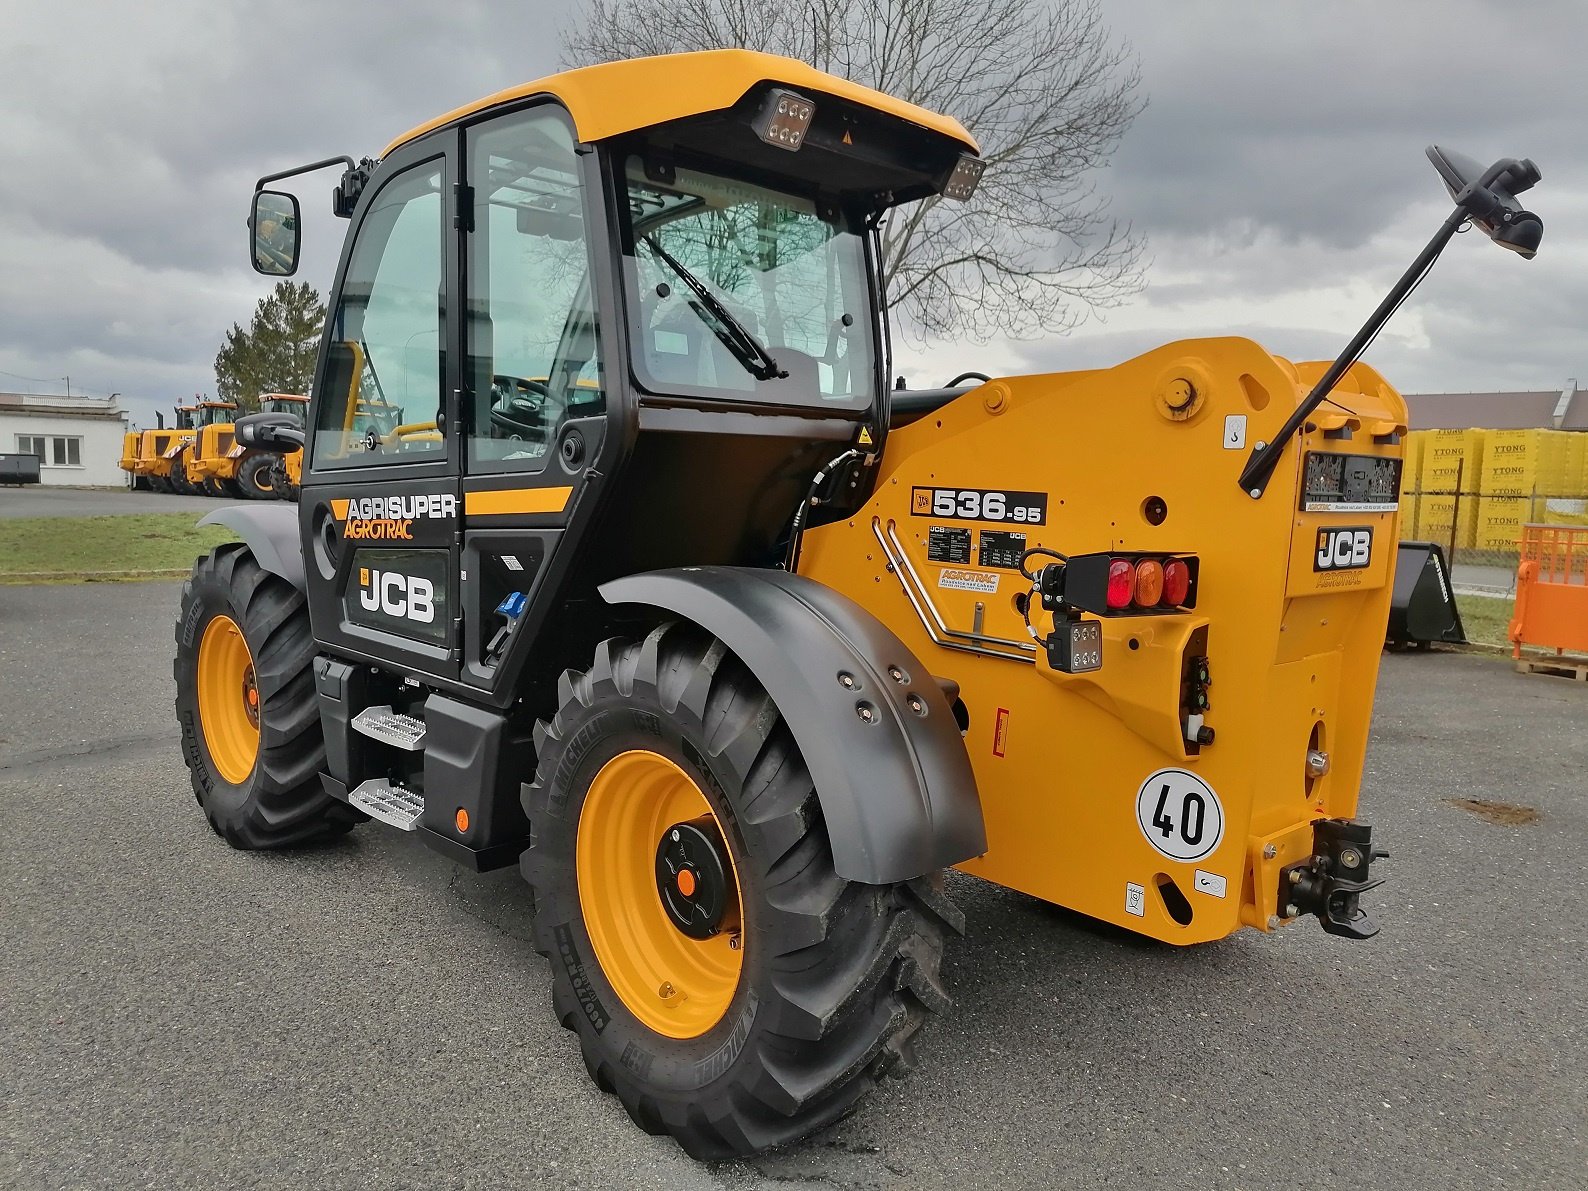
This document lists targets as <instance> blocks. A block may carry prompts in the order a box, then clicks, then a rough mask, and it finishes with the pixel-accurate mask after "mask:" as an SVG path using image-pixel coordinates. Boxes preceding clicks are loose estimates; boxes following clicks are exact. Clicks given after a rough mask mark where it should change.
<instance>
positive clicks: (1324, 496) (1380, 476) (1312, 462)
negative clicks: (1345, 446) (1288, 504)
mask: <svg viewBox="0 0 1588 1191" xmlns="http://www.w3.org/2000/svg"><path fill="white" fill-rule="evenodd" d="M1400 489H1401V460H1399V459H1387V458H1385V457H1384V456H1382V455H1340V454H1335V453H1334V452H1332V451H1308V452H1307V459H1306V463H1305V465H1304V466H1303V468H1302V473H1301V508H1302V511H1303V512H1306V513H1393V512H1394V511H1395V508H1396V505H1397V503H1398V501H1399V499H1400Z"/></svg>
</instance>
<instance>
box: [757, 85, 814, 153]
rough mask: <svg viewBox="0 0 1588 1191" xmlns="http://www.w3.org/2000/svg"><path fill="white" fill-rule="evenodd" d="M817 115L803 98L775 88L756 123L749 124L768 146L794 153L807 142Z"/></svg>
mask: <svg viewBox="0 0 1588 1191" xmlns="http://www.w3.org/2000/svg"><path fill="white" fill-rule="evenodd" d="M815 114H816V105H815V104H814V103H812V102H811V101H810V100H808V99H806V98H805V97H804V96H803V95H800V94H798V93H796V92H794V91H789V90H786V89H784V88H782V87H773V88H772V89H771V90H770V91H768V92H767V93H766V100H765V101H764V102H763V103H762V104H761V110H760V111H759V112H757V113H756V114H755V119H753V120H751V121H750V127H751V128H753V129H755V135H756V136H758V137H760V138H761V139H762V140H763V141H765V142H766V143H767V144H769V145H776V146H777V147H778V148H779V149H787V150H788V151H789V152H790V153H794V152H797V151H798V150H799V147H800V145H802V144H803V143H804V142H805V134H806V133H807V132H808V131H809V130H810V126H811V117H812V116H814V115H815Z"/></svg>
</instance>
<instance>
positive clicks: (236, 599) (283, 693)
mask: <svg viewBox="0 0 1588 1191" xmlns="http://www.w3.org/2000/svg"><path fill="white" fill-rule="evenodd" d="M217 617H227V618H229V619H230V620H231V621H232V622H233V623H235V624H236V625H237V626H238V628H239V629H240V630H241V632H242V636H243V639H244V641H245V642H246V643H247V646H248V652H249V654H250V656H251V660H252V663H253V666H252V669H253V678H254V686H255V689H256V690H257V692H258V717H259V744H258V750H257V753H256V755H255V757H254V760H253V767H252V769H251V770H250V771H249V773H248V774H247V777H246V778H245V779H244V780H243V781H241V782H233V781H229V780H228V779H227V778H226V777H225V776H223V774H222V773H221V770H220V769H219V768H218V767H217V765H216V762H215V759H214V758H213V757H212V755H211V753H210V746H209V742H208V741H207V740H206V738H205V730H204V725H203V723H202V720H201V708H200V699H199V689H198V688H199V684H198V677H197V670H198V660H199V646H200V642H201V641H202V640H203V639H204V634H205V630H206V629H207V628H208V627H209V625H210V623H211V621H213V620H215V619H216V618H217ZM314 654H315V645H314V636H313V634H312V633H311V632H310V630H309V609H308V605H307V604H305V603H304V599H303V593H302V592H300V591H298V590H297V589H296V588H295V587H293V586H292V585H291V584H290V583H288V582H287V581H286V580H285V579H282V578H280V577H279V576H277V575H272V574H270V573H269V572H268V571H266V570H264V569H263V568H261V567H260V565H259V564H258V562H256V561H255V559H254V556H253V552H252V551H250V550H249V549H248V547H247V546H245V545H242V544H241V543H236V542H230V543H227V544H225V545H222V546H217V547H216V548H215V549H214V550H212V551H211V552H210V553H209V554H207V555H205V556H203V557H202V558H200V559H199V560H198V561H197V562H195V563H194V564H193V574H192V576H191V577H190V578H189V579H188V581H187V582H186V583H184V584H183V586H182V602H181V613H180V615H179V616H178V617H177V622H176V658H175V661H174V662H173V663H172V667H171V671H172V676H173V677H174V678H175V679H176V716H177V723H178V726H179V727H180V729H181V737H182V759H183V761H185V762H186V763H187V767H188V773H189V776H190V778H191V780H192V784H193V795H194V797H195V798H197V799H198V804H199V806H200V807H202V808H203V810H204V814H205V816H206V817H207V818H208V819H209V823H210V826H211V827H212V828H213V829H214V830H215V833H216V834H217V835H219V836H220V837H221V838H222V839H224V840H225V841H226V842H227V843H229V844H231V845H232V847H234V848H243V849H259V848H286V847H292V846H294V845H298V844H305V843H311V842H314V841H317V840H322V839H327V838H330V837H334V836H338V835H342V834H343V833H345V832H347V831H348V830H349V829H351V828H352V827H353V826H354V825H355V824H357V823H359V822H362V821H363V820H364V819H365V818H367V816H365V815H364V814H363V813H362V812H360V811H358V810H355V809H354V808H352V807H350V806H348V805H347V804H346V803H343V802H339V801H338V800H336V799H335V798H332V797H331V796H330V795H329V794H327V793H326V792H325V789H324V787H323V786H322V785H321V784H320V773H321V771H322V770H324V768H325V737H324V735H323V733H322V730H321V727H320V708H319V704H318V701H317V699H318V697H317V696H316V694H315V689H314V675H313V673H312V671H311V665H312V663H313V661H314Z"/></svg>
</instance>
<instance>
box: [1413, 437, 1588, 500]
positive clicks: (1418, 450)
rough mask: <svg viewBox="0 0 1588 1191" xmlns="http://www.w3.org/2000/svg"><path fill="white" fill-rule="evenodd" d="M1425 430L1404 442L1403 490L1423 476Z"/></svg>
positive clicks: (1414, 486) (1414, 487)
mask: <svg viewBox="0 0 1588 1191" xmlns="http://www.w3.org/2000/svg"><path fill="white" fill-rule="evenodd" d="M1585 437H1588V436H1585ZM1423 439H1424V432H1423V431H1420V430H1413V431H1412V432H1411V433H1409V434H1408V435H1407V436H1406V438H1405V440H1404V441H1403V442H1402V444H1401V445H1402V449H1403V450H1404V451H1405V452H1406V453H1405V454H1404V455H1403V456H1402V457H1401V491H1402V492H1412V491H1415V490H1416V488H1417V481H1418V480H1419V479H1420V478H1421V476H1422V463H1423Z"/></svg>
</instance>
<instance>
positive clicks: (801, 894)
mask: <svg viewBox="0 0 1588 1191" xmlns="http://www.w3.org/2000/svg"><path fill="white" fill-rule="evenodd" d="M560 694H561V698H560V703H561V707H560V709H559V711H558V713H557V716H556V718H555V719H554V720H553V721H552V722H551V723H550V724H542V725H541V726H540V728H539V730H538V731H537V734H536V735H537V746H538V747H537V752H538V754H539V765H538V770H537V773H536V778H535V781H534V782H533V784H531V785H530V786H528V787H527V788H526V790H525V797H524V804H525V809H526V810H527V811H528V813H529V817H530V821H531V823H532V824H533V825H534V839H533V842H532V844H531V845H530V847H529V849H528V850H527V851H526V852H525V853H524V857H523V869H524V874H525V876H526V878H527V879H528V880H529V882H530V884H531V885H532V886H533V888H534V895H535V940H536V946H537V948H538V949H539V950H540V951H541V953H542V954H544V955H547V956H548V957H549V958H550V960H551V967H552V978H553V982H554V983H553V1003H554V1005H555V1008H556V1012H557V1015H558V1018H559V1019H560V1020H561V1022H562V1024H563V1025H564V1026H566V1027H567V1028H569V1029H571V1030H573V1031H575V1032H576V1033H577V1034H578V1035H579V1041H580V1046H581V1049H582V1050H583V1053H584V1059H585V1064H586V1066H587V1067H588V1068H589V1070H590V1073H591V1076H592V1077H593V1078H594V1079H595V1081H596V1083H597V1084H598V1085H599V1086H600V1087H602V1088H603V1089H604V1090H606V1091H610V1092H614V1093H616V1095H617V1096H618V1097H619V1099H620V1100H621V1101H622V1102H623V1105H624V1107H625V1108H627V1109H628V1112H629V1115H630V1116H632V1117H633V1118H634V1120H635V1121H636V1122H638V1123H639V1124H640V1125H641V1126H642V1127H644V1128H645V1129H647V1130H649V1131H650V1132H653V1133H669V1134H671V1135H672V1136H673V1137H675V1138H676V1139H677V1140H678V1141H679V1143H680V1144H681V1145H682V1146H683V1147H684V1149H686V1150H687V1151H688V1152H689V1153H691V1154H692V1155H695V1156H696V1157H701V1158H721V1157H726V1156H730V1155H734V1154H744V1153H749V1152H752V1151H755V1150H760V1149H765V1148H766V1147H768V1146H773V1145H777V1144H780V1143H782V1142H786V1141H790V1140H792V1139H794V1138H796V1137H799V1136H801V1135H803V1134H805V1133H808V1132H809V1131H811V1130H812V1129H816V1128H819V1127H821V1126H823V1125H826V1124H829V1123H831V1122H832V1121H835V1120H837V1119H838V1118H839V1117H841V1116H843V1115H844V1114H845V1113H846V1112H848V1111H849V1110H850V1108H851V1107H853V1105H854V1104H855V1103H856V1101H857V1100H858V1099H859V1098H860V1097H861V1096H862V1095H863V1094H864V1093H865V1092H866V1091H867V1090H869V1089H870V1088H871V1087H872V1086H873V1085H874V1084H875V1083H876V1082H877V1080H878V1079H880V1078H881V1077H882V1076H883V1075H885V1074H889V1073H894V1074H902V1073H903V1072H904V1071H905V1070H907V1069H908V1068H909V1067H911V1066H913V1064H914V1061H915V1054H914V1049H913V1038H914V1035H915V1033H916V1031H917V1030H918V1029H919V1028H920V1026H921V1024H922V1022H923V1021H924V1020H925V1018H926V1016H927V1014H928V1012H929V1011H940V1010H942V1009H944V1008H946V1007H947V1005H948V1003H949V1001H948V997H947V995H946V994H945V993H944V991H943V989H942V986H941V985H940V984H939V982H938V969H939V966H940V963H941V958H942V945H943V936H944V934H945V931H946V930H947V929H949V928H953V929H960V928H961V927H962V919H961V918H960V917H959V915H958V914H957V912H956V911H955V910H954V908H953V906H952V905H951V904H950V903H949V902H948V901H947V899H946V898H945V897H944V895H943V894H942V892H941V889H940V887H939V886H938V885H937V884H936V883H934V882H933V881H932V880H931V879H926V878H923V879H921V880H918V881H913V882H910V883H908V884H901V885H864V884H859V883H857V882H852V881H847V880H845V879H843V878H842V877H839V876H838V875H837V873H836V872H834V870H833V860H832V850H831V847H830V845H829V842H828V838H827V830H826V825H825V822H824V820H823V818H822V814H821V807H820V804H819V802H818V801H817V798H816V792H815V789H814V788H813V785H812V782H811V778H810V775H809V773H808V772H807V770H806V768H805V764H804V761H803V759H802V758H801V756H800V752H799V749H798V747H797V746H796V745H795V743H794V740H793V737H792V736H791V735H790V733H789V731H788V728H787V726H786V725H785V724H784V723H783V720H782V717H781V716H780V715H779V713H778V709H777V707H776V705H775V704H774V703H773V702H772V700H771V698H770V697H769V696H768V695H767V693H766V692H765V691H764V690H763V689H762V688H761V687H760V685H759V684H758V683H757V682H756V680H755V678H754V677H753V676H752V675H751V674H750V672H749V671H748V670H747V669H746V668H745V667H744V666H743V664H742V663H740V662H739V661H738V659H737V658H735V657H734V656H733V655H732V654H730V653H729V652H728V651H727V649H726V648H725V647H724V646H723V645H722V643H721V642H720V641H716V640H715V639H713V638H711V637H710V636H708V635H706V634H704V633H703V632H701V631H700V630H698V629H696V628H694V627H693V626H689V625H682V624H674V625H669V626H665V627H663V628H660V629H657V630H656V631H655V632H653V633H651V634H650V636H648V637H647V638H646V639H645V640H644V641H643V642H624V641H616V640H614V641H607V642H604V643H603V644H602V645H601V646H600V647H599V649H598V650H597V653H596V659H595V663H594V665H593V666H592V667H591V669H590V671H589V672H588V673H585V674H578V673H573V672H570V673H569V674H567V675H564V678H563V682H562V684H561V690H560Z"/></svg>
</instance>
